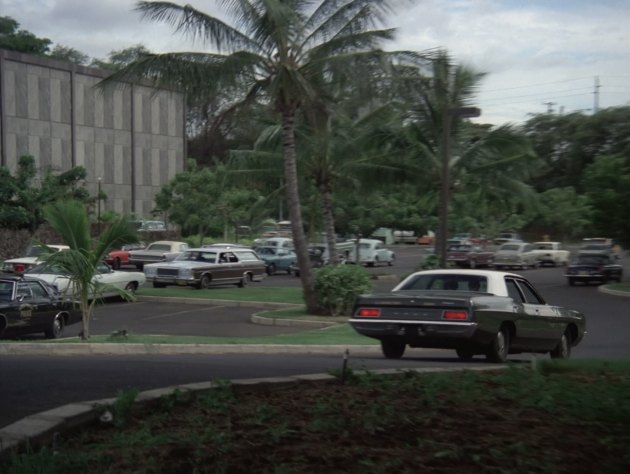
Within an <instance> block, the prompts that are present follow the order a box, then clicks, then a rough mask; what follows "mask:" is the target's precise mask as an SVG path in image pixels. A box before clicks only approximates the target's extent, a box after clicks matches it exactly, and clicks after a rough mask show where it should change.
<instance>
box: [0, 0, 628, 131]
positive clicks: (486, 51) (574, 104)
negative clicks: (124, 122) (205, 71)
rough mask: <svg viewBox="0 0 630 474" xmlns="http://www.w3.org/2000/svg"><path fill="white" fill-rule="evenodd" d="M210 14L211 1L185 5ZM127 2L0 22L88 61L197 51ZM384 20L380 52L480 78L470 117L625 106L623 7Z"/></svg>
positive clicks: (442, 2) (399, 15)
mask: <svg viewBox="0 0 630 474" xmlns="http://www.w3.org/2000/svg"><path fill="white" fill-rule="evenodd" d="M175 3H182V4H183V3H190V4H192V5H193V6H195V7H196V8H198V9H199V10H201V11H204V12H206V13H209V14H213V15H217V14H219V12H220V10H218V9H217V7H216V5H217V3H218V2H217V1H216V0H188V1H184V2H177V1H176V2H175ZM134 5H135V1H134V0H0V16H10V17H12V18H13V19H15V20H17V21H18V22H19V23H20V28H21V29H25V30H28V31H30V32H31V33H33V34H35V35H36V36H38V37H45V38H48V39H50V40H51V41H52V42H53V45H55V44H61V45H64V46H69V47H72V48H75V49H78V50H79V51H82V52H83V53H85V54H87V55H89V56H90V57H92V58H99V59H106V58H107V56H108V54H109V53H110V52H111V51H114V50H120V49H123V48H127V47H129V46H134V45H137V44H143V45H144V46H145V47H146V48H147V49H149V50H150V51H152V52H169V51H190V50H202V46H201V45H198V44H195V43H193V42H192V41H191V40H190V39H188V38H186V37H182V36H180V35H176V34H174V33H173V30H172V28H171V27H169V26H168V25H164V24H160V23H152V22H148V21H144V20H142V19H141V18H140V15H139V13H138V12H135V11H134V10H133V7H134ZM406 5H407V6H406V7H405V8H400V9H399V10H397V12H396V13H395V14H393V15H392V16H391V18H390V19H389V22H388V26H390V27H395V28H397V36H396V40H395V41H394V42H393V44H392V45H390V46H388V47H387V49H407V50H414V51H425V50H430V49H434V48H442V49H445V50H447V51H448V52H449V54H450V56H451V57H452V58H453V60H454V61H456V62H458V63H461V64H464V65H466V66H468V67H470V68H472V69H473V70H474V71H476V72H480V73H484V74H485V75H484V77H483V79H482V81H481V82H480V84H479V88H478V90H477V93H476V95H475V96H474V97H473V101H472V102H473V104H472V105H475V106H477V107H479V108H480V109H481V112H482V115H481V117H479V118H477V119H473V120H474V121H476V122H478V123H490V124H494V125H502V124H519V123H522V122H524V121H526V120H528V119H529V118H530V117H531V116H532V115H533V114H540V113H547V112H551V113H563V114H566V113H572V112H583V113H586V114H590V113H592V112H593V110H595V109H600V110H601V109H602V108H607V107H615V106H622V105H630V0H598V1H597V2H594V1H592V0H520V1H519V0H409V2H408V3H407V4H406Z"/></svg>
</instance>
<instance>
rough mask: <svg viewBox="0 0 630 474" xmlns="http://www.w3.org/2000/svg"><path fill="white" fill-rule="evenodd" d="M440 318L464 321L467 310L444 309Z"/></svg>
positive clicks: (466, 316) (466, 317)
mask: <svg viewBox="0 0 630 474" xmlns="http://www.w3.org/2000/svg"><path fill="white" fill-rule="evenodd" d="M442 319H446V320H448V321H465V320H467V319H468V312H467V311H453V310H446V311H443V312H442Z"/></svg>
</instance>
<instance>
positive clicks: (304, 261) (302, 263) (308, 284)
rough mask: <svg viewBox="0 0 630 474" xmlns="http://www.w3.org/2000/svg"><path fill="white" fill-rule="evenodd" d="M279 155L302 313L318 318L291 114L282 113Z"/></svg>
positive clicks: (293, 115)
mask: <svg viewBox="0 0 630 474" xmlns="http://www.w3.org/2000/svg"><path fill="white" fill-rule="evenodd" d="M282 151H283V155H284V179H285V181H286V193H287V204H288V206H289V218H290V219H291V232H292V234H293V235H292V238H293V245H294V247H295V254H296V255H297V260H298V266H299V268H300V279H301V280H302V290H303V291H304V301H305V303H306V311H307V312H308V313H309V314H320V313H321V311H320V308H319V304H318V299H317V293H316V291H315V275H314V274H313V269H312V267H311V261H310V259H309V256H308V246H307V243H306V235H305V234H304V225H303V224H302V210H301V208H300V193H299V190H298V173H297V158H296V153H295V112H294V111H293V110H286V111H283V112H282Z"/></svg>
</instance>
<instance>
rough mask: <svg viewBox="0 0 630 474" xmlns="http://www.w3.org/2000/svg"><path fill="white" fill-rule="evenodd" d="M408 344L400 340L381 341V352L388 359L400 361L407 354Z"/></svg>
mask: <svg viewBox="0 0 630 474" xmlns="http://www.w3.org/2000/svg"><path fill="white" fill-rule="evenodd" d="M406 347H407V344H405V342H404V341H400V340H398V339H383V340H381V350H382V351H383V355H384V356H385V358H387V359H400V358H401V357H402V356H403V354H404V353H405V348H406Z"/></svg>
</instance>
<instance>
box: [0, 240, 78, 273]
mask: <svg viewBox="0 0 630 474" xmlns="http://www.w3.org/2000/svg"><path fill="white" fill-rule="evenodd" d="M46 247H48V249H49V250H50V251H51V252H59V251H61V250H67V249H69V248H70V247H68V246H67V245H52V244H51V245H46ZM46 251H47V249H46V248H45V247H44V246H43V245H31V246H30V247H29V248H28V250H27V251H26V255H24V256H23V257H18V258H10V259H8V260H5V261H4V263H3V264H2V271H4V272H7V273H24V272H25V271H26V270H28V269H29V268H31V267H34V266H35V265H37V264H38V263H40V262H41V258H40V257H41V256H42V255H44V253H46Z"/></svg>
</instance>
